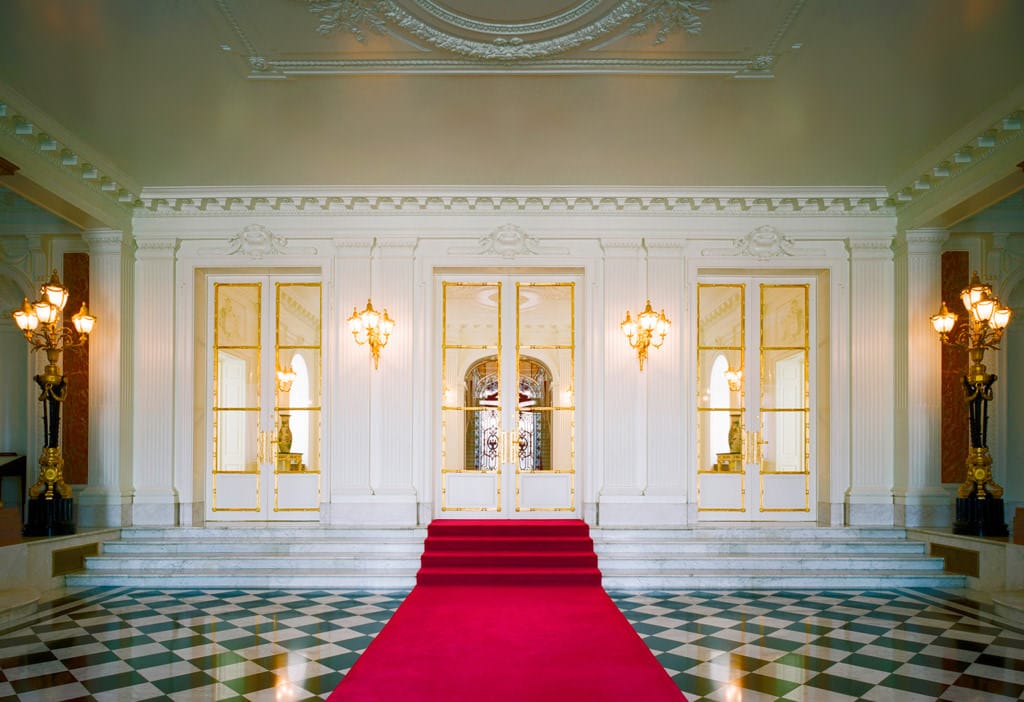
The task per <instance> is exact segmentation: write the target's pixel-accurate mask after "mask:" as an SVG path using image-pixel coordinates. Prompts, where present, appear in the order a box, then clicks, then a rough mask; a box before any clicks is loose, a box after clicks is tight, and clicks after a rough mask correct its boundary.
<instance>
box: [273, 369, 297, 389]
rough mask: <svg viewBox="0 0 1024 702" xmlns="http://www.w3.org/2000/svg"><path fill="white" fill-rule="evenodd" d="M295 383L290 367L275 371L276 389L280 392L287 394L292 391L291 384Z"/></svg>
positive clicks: (293, 372) (293, 373)
mask: <svg viewBox="0 0 1024 702" xmlns="http://www.w3.org/2000/svg"><path fill="white" fill-rule="evenodd" d="M294 382H295V371H294V370H292V367H291V366H288V367H287V368H278V369H277V389H278V390H280V391H281V392H289V391H290V390H291V389H292V383H294Z"/></svg>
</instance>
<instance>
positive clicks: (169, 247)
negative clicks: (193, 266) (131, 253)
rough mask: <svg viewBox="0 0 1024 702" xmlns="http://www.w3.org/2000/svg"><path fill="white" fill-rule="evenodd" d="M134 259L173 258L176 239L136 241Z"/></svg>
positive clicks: (176, 243)
mask: <svg viewBox="0 0 1024 702" xmlns="http://www.w3.org/2000/svg"><path fill="white" fill-rule="evenodd" d="M135 246H136V250H135V259H136V260H138V261H141V260H143V259H153V258H174V252H175V251H176V250H177V248H178V240H177V239H136V240H135Z"/></svg>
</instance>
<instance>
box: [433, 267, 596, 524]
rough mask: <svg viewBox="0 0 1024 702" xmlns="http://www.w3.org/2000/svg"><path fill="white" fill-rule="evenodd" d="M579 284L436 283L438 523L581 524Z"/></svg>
mask: <svg viewBox="0 0 1024 702" xmlns="http://www.w3.org/2000/svg"><path fill="white" fill-rule="evenodd" d="M577 282H578V280H577V279H574V278H571V277H566V276H558V277H542V276H532V277H523V276H517V277H513V276H488V277H480V276H460V277H455V276H442V277H440V278H438V280H437V300H438V313H439V314H438V319H440V320H441V328H440V330H439V336H440V339H439V347H440V369H439V371H440V373H441V379H442V392H441V397H440V398H439V400H440V402H439V418H438V432H439V451H438V454H437V461H438V463H437V465H438V469H437V471H436V474H435V475H436V478H435V484H436V496H435V497H436V501H435V504H436V505H437V515H438V516H440V517H482V516H495V517H502V518H505V517H546V518H551V517H575V516H578V515H579V507H578V502H577V500H576V477H577V476H576V450H575V440H576V437H575V430H576V404H575V402H576V400H575V387H576V338H577V334H578V331H579V330H578V329H577V326H576V325H577V316H576V306H577V304H578V300H577V290H578V286H577Z"/></svg>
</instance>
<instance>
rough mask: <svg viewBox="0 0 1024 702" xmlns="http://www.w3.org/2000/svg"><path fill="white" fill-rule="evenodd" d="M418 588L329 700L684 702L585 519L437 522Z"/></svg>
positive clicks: (431, 532) (432, 525)
mask: <svg viewBox="0 0 1024 702" xmlns="http://www.w3.org/2000/svg"><path fill="white" fill-rule="evenodd" d="M422 564H423V565H422V568H421V569H420V572H419V574H418V576H417V583H418V584H417V586H416V587H415V588H414V589H413V591H412V592H411V593H410V594H409V597H407V598H406V600H405V602H403V603H402V605H401V606H400V607H399V608H398V611H397V612H395V614H394V616H393V617H392V618H391V620H390V621H389V622H388V623H387V625H385V627H384V629H383V630H382V631H381V632H380V633H379V634H378V635H377V637H376V638H375V639H374V640H373V642H372V643H371V644H370V646H369V648H367V649H366V652H365V653H363V655H362V656H360V658H359V660H357V661H356V664H355V665H354V666H353V668H352V670H351V671H349V673H348V674H347V675H346V676H345V678H344V679H343V680H342V681H341V683H340V684H339V685H338V687H337V688H336V689H335V690H334V692H333V693H332V694H331V696H330V697H329V698H328V702H342V701H344V702H462V701H467V702H468V701H470V700H472V701H473V702H513V701H514V702H556V701H557V702H575V701H577V700H578V701H579V702H606V701H607V702H613V701H614V702H622V701H623V700H626V701H629V702H663V701H664V702H668V701H669V700H671V701H672V702H679V701H680V700H685V698H684V697H683V694H682V693H681V692H680V691H679V689H678V688H677V687H676V685H675V683H673V682H672V680H671V678H669V676H668V674H667V673H666V672H665V670H664V669H663V668H662V667H661V665H660V664H659V663H658V661H657V660H656V659H655V658H654V656H653V655H652V654H651V652H650V650H648V648H647V646H646V645H645V644H644V642H643V641H642V640H641V639H640V637H639V636H638V635H637V634H636V632H635V631H634V630H633V628H632V627H631V626H630V624H629V622H627V621H626V618H625V617H624V616H622V613H621V612H619V610H618V608H616V606H615V603H613V602H612V601H611V599H610V598H609V597H608V595H607V594H606V593H605V591H604V590H603V589H602V588H601V573H600V571H599V570H598V569H597V557H596V555H595V554H594V550H593V543H592V542H591V540H590V536H589V529H588V527H587V525H586V524H585V523H583V522H582V521H578V520H545V521H527V522H523V521H515V522H514V521H462V520H437V521H434V522H433V523H431V525H430V527H429V530H428V537H427V541H426V550H425V551H424V554H423V559H422Z"/></svg>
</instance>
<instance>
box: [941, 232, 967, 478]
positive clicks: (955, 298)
mask: <svg viewBox="0 0 1024 702" xmlns="http://www.w3.org/2000/svg"><path fill="white" fill-rule="evenodd" d="M969 281H970V257H969V256H968V253H967V252H966V251H946V252H945V253H943V254H942V299H943V301H944V302H945V303H946V306H947V307H948V308H949V309H950V310H952V311H953V312H956V314H957V315H958V321H957V324H963V320H964V306H963V304H962V303H961V302H960V291H961V290H963V289H964V288H966V287H967V284H968V282H969ZM967 365H968V359H967V351H966V350H964V349H958V348H954V347H953V346H947V345H945V344H944V345H943V346H942V482H944V483H960V482H963V479H964V477H965V475H966V474H965V470H966V468H965V467H964V466H965V461H966V459H967V451H968V449H969V448H970V435H969V431H970V427H969V418H968V415H967V403H966V402H965V401H964V386H963V377H964V373H965V372H966V371H967Z"/></svg>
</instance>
